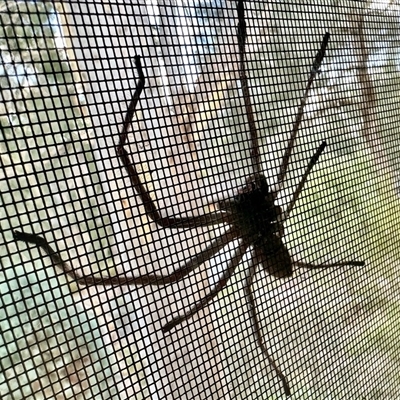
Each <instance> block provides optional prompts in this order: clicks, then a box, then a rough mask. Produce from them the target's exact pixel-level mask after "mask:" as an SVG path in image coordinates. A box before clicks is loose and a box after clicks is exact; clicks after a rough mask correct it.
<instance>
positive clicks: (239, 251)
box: [162, 241, 248, 332]
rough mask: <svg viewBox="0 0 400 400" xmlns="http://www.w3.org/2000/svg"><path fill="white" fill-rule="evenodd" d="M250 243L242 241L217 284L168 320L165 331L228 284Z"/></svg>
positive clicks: (203, 304) (208, 300) (200, 306)
mask: <svg viewBox="0 0 400 400" xmlns="http://www.w3.org/2000/svg"><path fill="white" fill-rule="evenodd" d="M247 247H248V244H247V243H246V242H244V241H241V243H240V244H239V247H238V248H237V249H236V251H235V254H234V255H233V257H232V258H231V260H230V261H229V264H228V267H227V269H226V270H225V272H224V273H223V275H222V277H221V278H220V280H219V281H218V283H217V284H216V285H215V287H214V288H213V289H212V290H211V291H210V292H209V293H208V294H207V295H206V296H205V297H203V298H202V299H201V300H199V301H198V302H197V303H196V304H195V305H194V306H192V307H191V308H190V309H189V310H188V311H186V312H184V313H182V314H180V315H178V316H177V317H175V318H173V319H171V321H169V322H167V323H166V324H165V325H164V326H163V327H162V331H163V332H168V331H170V330H171V329H172V328H174V327H175V326H177V325H179V324H180V323H181V322H183V321H186V320H187V319H189V318H190V317H192V316H193V315H194V314H196V313H197V312H199V311H200V310H202V309H203V308H204V307H206V306H207V304H208V303H210V302H211V300H212V299H213V298H214V297H215V296H216V295H217V294H218V293H219V292H220V291H221V290H222V289H223V288H224V287H225V286H226V285H227V284H228V282H229V279H230V278H231V277H232V275H233V273H234V272H235V269H236V267H237V266H238V265H239V263H240V261H241V259H242V258H243V256H244V254H245V252H246V250H247Z"/></svg>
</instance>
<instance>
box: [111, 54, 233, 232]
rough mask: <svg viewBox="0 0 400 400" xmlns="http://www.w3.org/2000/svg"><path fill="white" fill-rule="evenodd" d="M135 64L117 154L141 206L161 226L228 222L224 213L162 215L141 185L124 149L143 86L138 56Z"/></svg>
mask: <svg viewBox="0 0 400 400" xmlns="http://www.w3.org/2000/svg"><path fill="white" fill-rule="evenodd" d="M134 59H135V66H136V69H137V71H138V74H139V80H138V82H137V83H136V90H135V93H134V95H133V97H132V100H131V102H130V104H129V107H128V111H127V112H126V115H125V118H124V122H123V125H122V130H121V133H120V135H119V143H118V145H117V149H116V151H117V155H118V157H119V158H120V160H121V162H122V165H123V166H124V167H125V169H126V171H127V172H128V176H129V180H130V182H131V184H132V187H133V188H134V190H135V191H136V193H137V194H138V195H139V197H140V199H141V200H142V202H143V206H144V208H145V210H146V213H147V215H148V216H149V217H150V219H151V220H153V221H154V222H155V223H156V224H157V225H158V226H161V227H162V228H173V229H178V228H195V227H201V226H211V225H216V224H222V223H224V222H229V221H228V220H227V219H228V216H227V215H226V214H225V213H213V214H206V215H202V216H199V217H190V218H175V217H162V216H161V214H160V213H159V212H158V210H157V207H156V205H155V203H154V201H153V199H152V198H151V196H150V194H149V193H148V191H147V189H146V187H145V186H144V185H143V183H142V182H141V180H140V178H139V174H138V173H137V171H136V168H135V166H134V164H133V163H132V162H131V159H130V157H129V154H128V152H127V151H126V150H125V148H124V146H125V144H126V141H127V138H128V133H129V130H130V127H131V123H132V118H133V115H134V113H135V111H136V106H137V104H138V102H139V99H140V95H141V93H142V91H143V88H144V86H145V82H146V80H145V77H144V73H143V68H142V64H141V62H140V56H135V57H134Z"/></svg>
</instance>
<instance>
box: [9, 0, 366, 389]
mask: <svg viewBox="0 0 400 400" xmlns="http://www.w3.org/2000/svg"><path fill="white" fill-rule="evenodd" d="M237 12H238V20H239V23H238V28H237V39H238V45H239V76H240V81H241V86H242V90H243V94H244V100H245V106H246V115H247V119H248V123H249V130H250V139H251V147H252V149H251V160H252V163H253V167H254V170H255V172H254V174H253V175H251V176H250V177H248V178H247V179H246V182H245V185H244V186H243V187H242V188H241V189H239V190H238V192H237V193H236V195H235V196H233V197H232V198H228V199H224V200H219V201H218V202H217V203H216V208H217V211H215V212H213V213H209V214H205V215H201V216H196V217H189V218H178V217H174V216H173V217H169V216H162V215H161V214H160V212H159V211H158V209H157V206H156V204H155V202H154V201H153V200H152V199H151V197H150V195H149V193H148V192H147V189H146V187H145V186H144V185H143V183H142V182H141V180H140V178H139V175H138V173H137V171H136V168H135V166H134V164H133V163H132V162H131V159H130V156H129V153H128V151H127V150H126V149H125V147H124V146H125V144H126V141H127V137H128V132H129V130H130V127H131V121H132V118H133V115H134V113H135V110H136V107H137V104H138V102H139V99H140V95H141V92H142V90H143V88H144V86H145V76H144V73H143V68H142V65H141V61H140V57H139V56H135V57H134V59H135V66H136V69H137V72H138V75H139V79H138V81H137V84H136V90H135V93H134V95H133V97H132V100H131V102H130V104H129V107H128V111H127V113H126V116H125V119H124V122H123V126H122V130H121V133H120V135H119V143H118V145H117V147H116V152H117V155H118V157H119V158H120V160H121V163H122V164H123V166H124V167H125V169H126V171H127V173H128V175H129V178H130V181H131V184H132V186H133V188H134V190H135V191H136V193H137V195H138V196H139V198H140V200H141V201H142V203H143V205H144V208H145V211H146V213H147V215H148V216H149V218H150V219H151V220H152V221H153V222H154V223H156V224H157V225H158V226H160V227H161V228H165V229H189V228H196V227H206V226H216V225H221V224H224V225H227V230H226V231H225V232H224V233H223V234H222V235H221V236H220V237H218V238H216V239H215V240H213V241H212V242H211V243H210V244H209V245H208V246H207V247H206V248H205V249H203V250H202V251H201V252H200V253H199V254H197V255H195V256H193V257H192V258H191V259H190V260H188V261H187V262H186V263H185V264H184V265H183V266H181V267H180V268H178V269H177V270H175V271H173V272H172V273H170V274H168V275H158V274H151V273H149V274H144V275H140V276H134V277H126V276H114V277H94V276H80V275H79V274H77V273H76V272H75V271H74V269H73V268H71V267H70V266H69V265H68V264H67V263H66V262H64V261H63V260H62V259H61V257H60V255H59V254H58V252H57V251H55V250H54V249H53V248H52V247H51V246H50V245H49V243H48V242H47V241H46V239H44V238H43V237H41V236H38V235H36V234H29V233H24V232H20V231H14V238H15V240H20V241H24V242H28V243H31V244H35V245H37V246H38V247H40V248H42V249H43V250H44V251H45V253H46V254H47V255H48V256H49V257H51V260H52V262H53V264H54V265H55V266H58V267H60V268H61V269H62V270H63V271H64V272H65V273H66V274H67V275H69V276H70V277H72V278H73V279H75V280H76V281H77V282H78V284H80V285H105V286H108V285H156V286H164V285H168V284H172V283H176V282H178V281H180V280H182V279H183V278H184V277H185V276H187V275H188V274H190V273H191V272H193V271H194V270H195V269H196V268H197V267H199V266H200V265H201V264H203V263H205V262H206V261H208V260H210V259H211V258H212V257H214V256H215V255H216V254H217V253H219V252H220V251H221V250H222V249H223V248H224V247H225V246H227V245H228V244H229V243H230V242H232V241H237V242H238V246H237V248H236V250H235V252H234V254H233V256H232V258H231V259H230V261H228V263H227V265H226V267H225V270H224V272H223V274H222V276H221V277H220V279H219V281H218V282H217V283H216V285H215V286H214V287H213V288H212V289H211V290H210V291H209V293H208V294H207V295H206V296H205V297H204V298H202V299H201V300H199V301H198V302H197V303H195V304H194V305H193V306H192V307H191V308H189V309H188V310H186V311H185V312H183V313H182V314H180V315H178V316H176V317H174V318H173V319H171V320H170V321H169V322H167V323H166V324H165V325H164V326H163V327H162V330H163V332H168V331H170V330H171V329H173V328H174V327H176V326H177V325H179V324H180V323H181V322H183V321H185V320H187V319H189V318H190V317H192V316H193V315H194V314H196V313H197V312H198V311H200V310H201V309H203V308H204V307H206V305H207V304H209V303H210V302H211V301H212V300H213V299H214V298H215V297H216V296H217V295H218V293H219V292H220V291H221V290H222V289H223V288H224V287H225V286H226V285H227V284H228V282H229V280H230V278H231V277H232V275H233V273H234V272H235V270H236V268H237V267H238V265H239V264H240V262H241V260H242V258H243V257H244V255H245V253H246V252H247V251H248V250H249V249H250V250H251V262H250V265H249V267H248V268H247V270H246V277H245V282H244V289H245V293H246V299H247V303H248V305H249V311H250V315H251V321H252V328H253V332H254V335H255V338H256V340H257V344H258V346H259V347H260V349H261V351H262V353H263V354H264V356H265V357H266V359H267V360H268V362H269V364H270V366H271V367H272V368H273V369H274V371H275V372H276V374H277V376H278V377H279V379H280V380H281V382H282V385H283V388H284V391H285V394H286V395H287V396H289V395H290V387H289V383H288V380H287V378H286V377H285V375H284V374H283V373H282V372H281V370H280V368H279V367H278V365H277V364H276V363H275V361H274V359H273V358H272V356H271V355H270V354H269V352H268V349H267V347H266V345H265V343H264V340H263V336H262V333H261V327H260V323H259V320H258V317H257V313H256V306H255V301H254V295H253V293H252V283H253V279H254V276H255V274H256V272H257V269H258V266H259V265H260V266H261V267H262V269H263V270H264V272H265V273H267V274H270V275H272V276H274V277H276V278H280V279H283V278H289V277H291V276H292V275H293V271H294V268H295V267H298V268H306V269H322V268H330V267H339V266H344V265H352V266H363V265H364V262H362V261H343V262H337V263H331V264H310V263H305V262H300V261H293V260H292V259H291V256H290V254H289V251H288V249H287V248H286V247H285V245H284V243H283V241H282V237H283V235H284V223H285V222H286V221H287V219H288V217H289V215H290V212H291V211H292V209H293V207H294V206H295V203H296V201H297V199H298V198H299V195H300V193H301V190H302V189H303V187H304V184H305V182H306V179H307V177H308V175H309V174H310V172H311V170H312V168H313V166H314V165H315V164H316V163H317V161H318V158H319V157H320V155H321V154H322V152H323V150H324V148H325V147H326V143H325V142H322V143H321V144H320V145H319V147H318V149H317V150H316V152H315V154H314V155H313V156H312V157H311V159H310V161H309V162H308V165H307V167H306V169H305V171H304V173H303V175H302V177H301V180H300V183H299V184H298V186H297V188H296V189H295V191H294V194H293V195H292V198H291V200H290V202H289V204H288V205H287V207H286V209H285V210H284V211H283V210H282V209H281V207H279V206H278V205H276V204H275V200H276V198H277V197H278V195H279V193H280V192H281V189H282V187H283V185H284V183H285V177H286V172H287V169H288V166H289V162H290V157H291V152H292V149H293V147H294V142H295V139H296V135H297V132H298V130H299V127H300V123H301V120H302V117H303V113H304V111H303V110H304V106H305V104H306V102H307V98H308V92H309V90H310V88H311V86H312V83H313V81H314V79H315V76H316V75H317V73H318V72H319V68H320V65H321V63H322V60H323V58H324V55H325V50H326V47H327V44H328V41H329V33H326V34H325V37H324V39H323V42H322V45H321V48H320V50H319V51H318V53H317V56H316V58H315V60H314V63H313V66H312V70H311V73H310V76H309V79H308V83H307V86H306V89H305V92H304V95H303V98H302V100H301V104H300V106H299V108H298V113H297V117H296V120H295V123H294V125H293V129H292V132H291V136H290V139H289V141H288V144H287V147H286V150H285V153H284V156H283V160H282V162H281V165H280V168H279V173H278V176H277V181H276V183H275V185H274V186H273V187H272V188H270V187H269V185H268V184H267V179H266V177H265V176H264V175H263V174H262V173H261V172H260V164H261V162H260V153H259V145H258V132H257V130H256V125H255V122H254V121H255V120H254V115H253V111H252V104H251V100H250V94H249V89H248V83H247V76H246V72H245V42H246V23H245V17H244V4H243V0H239V1H238V5H237Z"/></svg>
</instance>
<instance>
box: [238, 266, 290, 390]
mask: <svg viewBox="0 0 400 400" xmlns="http://www.w3.org/2000/svg"><path fill="white" fill-rule="evenodd" d="M256 271H257V264H256V263H254V262H252V263H251V265H250V267H249V268H248V269H247V271H246V281H245V288H244V289H245V293H246V299H247V303H248V305H249V310H250V316H251V320H252V328H253V333H254V335H255V337H256V339H257V344H258V346H259V347H260V348H261V351H262V353H263V354H264V356H265V357H266V358H267V360H268V362H269V364H270V366H271V367H272V368H273V369H274V370H275V372H276V374H277V375H278V377H279V379H280V380H281V382H282V384H283V388H284V390H285V394H286V396H290V388H289V383H288V381H287V379H286V377H285V375H283V373H282V371H281V370H280V368H279V367H278V366H277V364H276V362H275V360H274V359H273V358H272V357H271V356H270V354H269V353H268V350H267V348H266V346H265V344H264V340H263V336H262V333H261V327H260V323H259V321H258V318H257V311H256V304H255V301H254V296H253V292H252V290H251V286H252V284H253V279H254V276H255V274H256Z"/></svg>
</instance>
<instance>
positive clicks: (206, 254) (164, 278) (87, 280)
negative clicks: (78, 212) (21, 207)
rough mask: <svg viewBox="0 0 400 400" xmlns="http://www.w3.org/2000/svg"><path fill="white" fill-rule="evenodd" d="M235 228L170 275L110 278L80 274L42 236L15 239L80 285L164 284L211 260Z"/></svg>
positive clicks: (20, 235) (17, 235)
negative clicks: (35, 248) (39, 252)
mask: <svg viewBox="0 0 400 400" xmlns="http://www.w3.org/2000/svg"><path fill="white" fill-rule="evenodd" d="M235 237H236V235H235V230H234V229H233V228H231V229H229V230H228V231H227V232H225V233H224V234H223V235H221V236H220V237H218V238H217V239H215V240H214V241H213V242H211V244H209V245H208V246H207V247H206V248H205V249H204V250H202V251H201V252H200V253H199V254H197V255H196V256H194V257H192V258H191V259H190V260H189V261H188V262H187V263H186V264H185V265H184V266H183V267H181V268H179V269H177V270H176V271H173V272H172V273H170V274H169V275H157V274H144V275H140V276H138V277H120V276H114V277H110V278H104V277H94V276H80V275H79V274H77V273H76V272H75V271H74V270H73V269H72V268H71V266H70V265H69V264H68V263H66V262H65V261H63V260H62V258H61V257H60V255H59V253H58V252H57V251H55V250H54V249H53V248H52V247H51V246H50V245H49V243H48V242H47V240H46V239H44V238H42V237H41V236H38V235H35V234H30V233H24V232H20V231H14V239H15V240H20V241H23V242H27V243H31V244H34V245H36V246H38V247H39V248H41V249H42V250H44V252H45V253H46V254H47V255H48V256H49V257H50V259H51V261H52V262H53V264H54V265H55V266H56V267H58V268H60V269H61V270H62V271H63V272H65V273H66V274H67V275H68V276H70V277H71V278H73V279H74V280H75V281H76V282H77V283H78V284H79V285H86V286H92V285H102V286H112V285H118V286H120V285H143V286H147V285H153V286H162V285H166V284H169V283H173V282H178V281H180V280H181V279H183V278H184V277H185V276H186V275H188V274H189V273H190V272H192V271H194V270H195V269H196V268H197V267H199V266H200V265H201V264H203V263H204V262H206V261H207V260H209V259H210V258H211V257H213V256H214V255H215V254H217V253H218V252H219V251H220V250H222V249H223V248H224V247H225V246H226V245H227V244H228V243H229V242H231V241H232V240H233V239H234V238H235Z"/></svg>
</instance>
